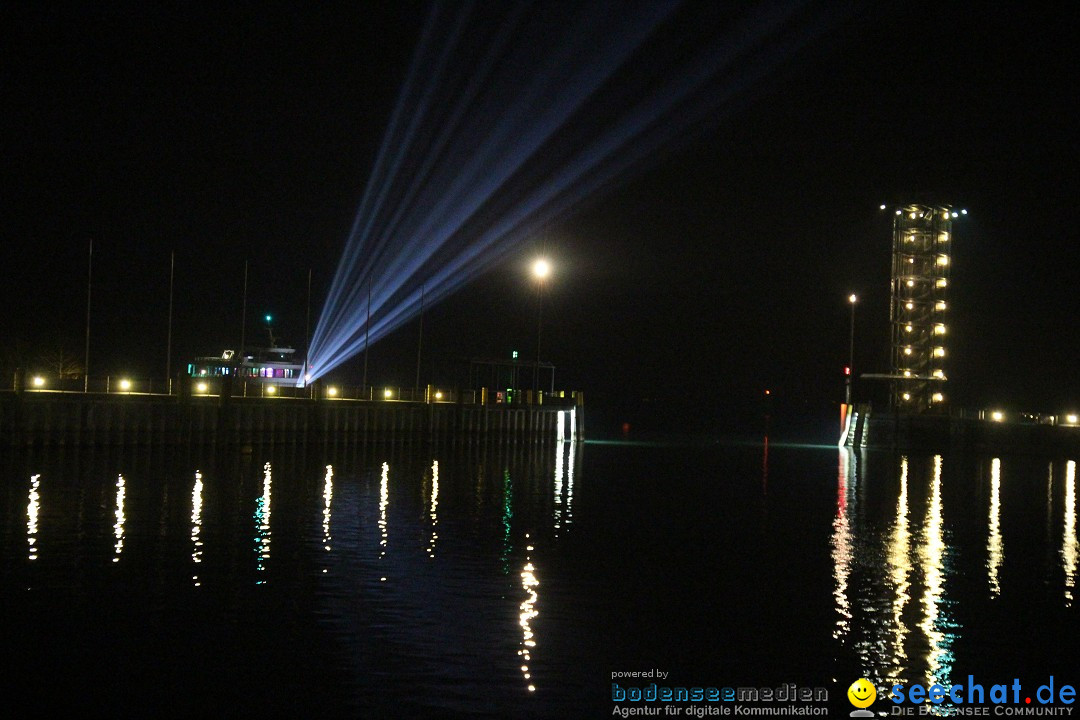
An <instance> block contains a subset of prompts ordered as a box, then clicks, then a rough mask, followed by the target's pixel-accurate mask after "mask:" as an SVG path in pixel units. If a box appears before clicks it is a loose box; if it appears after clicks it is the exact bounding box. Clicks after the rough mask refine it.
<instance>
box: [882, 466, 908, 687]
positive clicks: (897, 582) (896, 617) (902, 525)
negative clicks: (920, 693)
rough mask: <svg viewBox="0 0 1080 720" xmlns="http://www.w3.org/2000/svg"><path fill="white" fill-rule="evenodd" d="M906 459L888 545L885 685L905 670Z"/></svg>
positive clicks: (892, 681)
mask: <svg viewBox="0 0 1080 720" xmlns="http://www.w3.org/2000/svg"><path fill="white" fill-rule="evenodd" d="M908 523H909V520H908V459H907V456H906V455H905V456H903V457H901V458H900V497H899V498H898V499H897V501H896V520H895V521H894V523H893V530H892V538H891V542H890V544H889V556H888V557H889V575H890V579H891V580H892V583H893V586H894V587H895V588H896V596H895V597H894V598H893V602H892V623H893V642H892V653H891V655H892V667H891V668H889V673H888V676H887V677H886V680H887V681H888V682H889V683H894V682H898V681H899V679H900V678H901V677H902V676H903V672H904V670H905V669H906V668H907V660H908V655H907V649H906V648H905V646H904V644H905V642H906V641H907V636H908V628H907V624H906V623H905V622H904V611H905V610H906V609H907V604H908V601H910V600H911V596H910V595H909V594H908V588H909V587H910V586H911V584H910V582H909V581H908V575H909V574H910V572H911V562H910V560H909V558H910V557H911V532H910V531H909V529H908Z"/></svg>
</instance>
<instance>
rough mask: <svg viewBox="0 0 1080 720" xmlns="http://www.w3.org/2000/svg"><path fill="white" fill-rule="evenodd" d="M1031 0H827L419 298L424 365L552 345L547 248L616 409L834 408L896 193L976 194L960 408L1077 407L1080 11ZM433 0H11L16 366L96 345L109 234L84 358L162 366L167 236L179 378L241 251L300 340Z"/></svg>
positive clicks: (555, 355)
mask: <svg viewBox="0 0 1080 720" xmlns="http://www.w3.org/2000/svg"><path fill="white" fill-rule="evenodd" d="M871 6H872V7H871ZM568 7H570V6H569V5H568ZM701 7H704V5H703V4H695V3H688V4H687V7H685V8H684V9H683V11H684V12H688V13H691V15H692V14H693V13H694V12H697V11H698V10H700V8H701ZM1032 7H1033V6H1029V5H1022V4H1015V5H1003V4H993V5H987V6H985V7H978V6H973V5H971V4H969V3H921V2H914V3H912V2H903V3H872V4H859V6H854V5H850V6H849V5H844V4H835V3H834V4H828V5H821V6H817V5H815V4H810V5H809V8H810V10H811V11H812V12H819V13H820V12H822V11H823V9H824V8H828V10H829V13H828V14H829V15H830V16H831V17H832V18H833V19H832V20H831V21H830V25H829V26H828V28H827V29H826V30H825V31H824V32H823V33H822V34H820V35H819V36H814V37H808V38H807V42H806V44H805V46H804V47H803V48H802V50H801V51H800V52H799V53H798V54H796V55H795V56H794V57H792V58H790V59H789V60H787V61H786V62H784V63H783V64H782V65H780V66H779V67H778V68H776V69H775V70H773V71H772V72H770V73H769V74H768V75H767V76H766V77H764V78H761V79H760V80H759V81H757V82H756V83H755V84H754V86H753V87H750V88H746V90H745V91H744V92H743V93H741V94H740V95H739V96H738V100H737V102H734V103H732V104H731V105H730V106H727V107H725V109H724V111H722V112H717V113H713V114H710V115H709V116H708V117H705V118H703V119H702V122H700V123H698V124H697V125H696V126H695V127H694V128H693V129H692V130H691V131H690V132H687V133H684V134H683V135H682V136H680V137H679V138H678V139H677V142H673V143H671V144H670V145H669V146H668V147H666V148H664V149H663V150H661V151H660V152H658V153H655V154H654V155H653V156H652V157H651V158H650V161H649V162H648V163H647V164H645V165H644V166H641V167H640V168H639V169H638V170H637V171H636V172H634V173H633V174H632V175H629V176H626V177H623V178H620V181H619V182H617V183H612V184H610V186H609V187H607V188H606V189H605V190H603V191H602V192H600V193H599V194H597V195H594V196H592V197H591V198H589V200H588V201H587V202H585V203H583V204H582V205H580V206H578V207H577V208H575V210H574V211H573V212H571V213H567V214H566V216H565V217H563V218H561V219H560V220H559V221H558V222H555V223H552V224H551V225H550V226H549V227H547V228H546V229H545V230H544V231H543V232H542V233H538V234H537V237H535V238H526V239H523V241H522V247H521V249H520V250H518V251H516V252H515V253H514V254H512V255H511V257H510V259H509V260H505V261H502V262H500V264H498V265H497V266H496V267H495V268H494V269H493V270H492V271H490V272H488V273H487V274H485V275H484V276H482V277H481V278H479V279H478V280H477V281H475V282H474V283H472V284H471V285H470V286H469V287H467V288H466V289H465V290H463V291H461V292H460V293H458V294H457V295H456V296H454V297H453V298H451V299H449V300H447V301H445V302H444V303H442V304H440V305H439V306H437V307H434V308H430V309H429V311H428V312H427V313H426V314H425V317H424V360H423V367H422V377H423V379H424V380H427V379H430V380H433V381H435V382H437V383H453V382H454V381H455V380H456V379H457V377H458V375H457V374H456V368H458V367H460V363H459V361H460V360H461V359H462V358H468V357H477V356H490V357H508V356H509V354H510V352H511V351H512V350H519V351H520V352H521V353H522V355H523V356H525V357H530V356H531V354H532V353H535V343H536V315H537V313H536V311H537V307H536V292H535V285H534V284H533V281H532V280H531V279H530V278H529V276H528V264H529V262H530V260H531V258H532V257H533V256H534V255H535V254H536V252H537V251H539V250H540V249H543V250H544V252H546V254H547V255H548V256H549V257H550V258H551V260H552V262H553V264H554V267H555V270H554V276H553V278H552V279H551V280H550V281H549V282H548V285H547V289H546V292H545V296H544V306H543V317H544V326H543V348H544V349H543V353H542V354H543V358H544V359H545V360H550V361H551V362H553V363H554V364H555V365H556V366H557V367H558V368H559V370H558V376H557V379H558V383H557V384H558V385H559V386H560V387H567V388H575V389H582V390H585V391H586V393H587V397H590V398H591V400H592V401H593V402H594V403H595V404H596V406H597V407H598V408H603V410H598V412H597V415H596V416H595V417H597V418H598V419H602V420H598V421H602V422H609V421H610V422H611V423H612V424H614V423H616V422H620V421H621V420H623V419H626V418H633V419H634V420H635V422H638V421H639V419H640V418H643V417H646V416H647V413H648V411H649V408H655V407H656V406H657V405H665V404H666V403H667V401H668V400H669V399H671V398H677V399H679V400H680V402H679V403H678V406H679V407H680V408H683V407H685V406H686V405H687V403H685V402H682V401H683V400H687V399H693V400H695V401H700V402H702V403H703V404H704V405H705V407H706V408H708V409H707V410H706V411H704V412H702V411H701V410H700V408H699V409H698V410H696V411H695V414H694V416H693V419H694V422H695V423H697V424H698V425H699V427H700V428H701V429H704V430H709V429H711V428H714V427H715V428H717V429H718V430H719V429H725V428H730V427H732V426H739V425H740V424H742V425H744V426H745V423H747V422H750V420H749V419H750V418H754V417H756V414H758V413H759V411H760V408H761V396H762V394H763V391H764V389H765V388H769V389H771V390H772V392H773V395H772V397H773V398H774V400H773V402H774V403H775V404H776V407H775V408H774V411H775V412H776V413H778V414H786V415H787V416H789V417H793V418H795V417H807V418H815V419H817V418H826V419H829V420H831V419H832V418H834V416H835V411H836V403H837V402H839V401H840V400H841V399H842V396H843V380H842V375H841V373H842V368H843V366H844V365H845V364H846V357H847V339H848V329H849V328H848V320H849V316H848V312H849V308H848V304H847V302H846V297H847V295H848V294H849V293H850V292H856V293H858V294H859V296H860V298H862V301H861V302H860V304H859V305H858V309H857V316H856V344H857V350H856V367H857V369H858V370H859V371H860V372H885V371H887V369H888V367H887V361H888V324H887V319H888V273H889V254H890V242H891V235H890V233H891V216H890V215H889V214H888V213H883V212H881V211H880V210H879V209H878V207H879V205H880V204H882V203H887V204H890V205H892V204H897V203H906V202H911V201H916V202H926V203H943V204H952V205H955V206H957V207H965V208H967V209H968V210H969V212H970V215H969V216H967V217H966V218H964V219H963V220H962V221H958V222H957V223H956V225H955V227H954V235H955V245H954V254H953V266H952V277H953V282H952V285H951V287H952V290H951V292H952V296H951V308H950V310H951V318H950V323H951V327H950V344H949V347H950V358H951V359H950V361H949V364H948V365H947V368H948V372H949V376H950V382H949V387H948V394H949V396H950V397H951V398H952V400H953V401H954V403H955V404H958V405H961V406H968V407H987V406H989V405H1001V406H1003V407H1006V408H1012V409H1016V410H1020V409H1030V410H1034V411H1051V412H1058V411H1062V410H1066V409H1070V408H1072V409H1075V408H1080V379H1078V376H1077V367H1078V366H1080V334H1078V333H1077V332H1076V329H1077V322H1076V321H1077V316H1078V310H1080V302H1078V300H1077V297H1078V296H1077V290H1078V288H1077V282H1076V273H1077V270H1078V268H1080V262H1078V260H1080V253H1078V251H1077V246H1076V237H1075V229H1074V228H1075V225H1076V222H1075V220H1074V216H1075V213H1076V210H1075V199H1076V197H1077V196H1078V195H1080V157H1078V154H1080V153H1078V147H1077V138H1078V132H1077V129H1076V127H1077V125H1076V116H1075V113H1074V112H1073V106H1074V98H1075V96H1076V93H1077V82H1076V77H1077V70H1076V68H1077V67H1080V64H1078V57H1077V52H1076V50H1075V49H1074V47H1073V41H1074V39H1075V37H1077V36H1080V33H1078V32H1077V30H1078V28H1077V24H1078V23H1077V17H1076V13H1075V11H1074V10H1072V9H1070V8H1069V6H1067V5H1065V4H1061V5H1058V6H1038V7H1037V9H1032ZM428 8H429V6H428V5H427V4H425V3H415V2H412V3H409V2H392V3H374V2H371V3H347V4H345V3H342V4H336V3H296V4H294V5H291V6H290V5H285V4H280V3H272V4H261V3H260V4H251V5H248V4H229V8H227V9H221V8H218V7H212V6H211V5H210V4H197V5H194V6H189V5H187V4H176V5H171V4H164V3H146V4H143V5H131V6H122V5H120V4H113V3H100V4H98V3H95V4H90V3H86V4H81V5H79V4H53V3H8V4H6V5H4V6H3V9H0V27H2V30H0V34H2V44H3V47H4V48H5V57H6V60H5V63H4V69H3V72H2V74H0V82H2V87H3V108H4V109H3V112H2V115H0V116H2V118H3V120H2V122H3V128H2V129H3V132H2V134H0V144H2V149H3V155H2V157H3V162H2V165H0V167H2V172H3V178H2V181H0V186H2V188H3V191H2V193H0V202H2V206H0V233H2V234H0V272H2V278H3V283H2V285H0V308H2V312H0V350H2V351H3V352H2V355H0V365H3V369H4V371H5V372H10V370H11V368H12V367H14V366H15V365H16V364H19V363H21V364H23V365H26V366H28V367H29V366H33V365H34V363H35V360H36V358H38V357H39V356H40V355H42V354H43V353H46V352H49V351H51V350H53V349H55V348H58V347H63V348H64V349H65V351H66V352H70V353H72V354H75V355H77V356H79V357H81V354H82V348H83V333H84V323H85V313H86V304H85V303H86V254H87V243H88V240H89V238H91V237H92V238H93V239H94V298H93V307H92V330H91V334H92V337H91V344H92V347H91V360H90V363H91V374H92V375H95V376H97V375H105V374H121V373H129V374H132V375H135V376H142V377H150V376H154V377H158V376H160V377H162V378H163V377H164V375H165V364H166V362H165V360H166V352H165V348H166V340H167V332H166V326H167V321H168V281H169V255H170V252H172V251H175V253H176V275H175V279H176V292H175V316H174V334H173V358H172V362H173V367H174V369H176V368H178V367H180V366H181V365H182V363H183V362H185V361H186V359H188V358H190V357H192V356H195V355H202V354H217V353H219V352H220V351H221V349H223V348H225V347H235V346H236V345H237V344H238V342H239V334H240V314H241V297H242V281H243V267H244V261H245V259H247V260H249V261H250V280H249V310H248V318H249V324H248V330H247V333H248V337H249V338H255V337H257V333H258V332H260V330H259V328H260V326H259V324H258V323H257V322H256V318H257V317H258V316H261V315H262V314H264V313H272V314H273V315H274V316H275V317H276V318H278V319H277V320H276V321H275V325H276V327H277V329H278V332H279V333H280V334H281V335H283V336H284V338H285V339H286V340H288V341H291V342H292V343H294V344H296V345H297V346H299V347H302V345H303V340H304V334H305V303H306V283H307V274H308V269H309V268H310V269H311V270H312V275H313V293H312V294H313V300H312V310H311V314H312V323H313V324H314V321H315V318H316V317H317V316H318V311H319V309H320V308H321V305H322V300H323V298H324V297H325V293H326V290H327V288H328V287H329V284H330V279H331V278H332V275H333V272H334V269H335V267H336V265H337V260H338V258H339V256H340V253H341V250H342V247H343V244H344V241H345V238H346V236H347V235H348V232H349V229H350V227H351V224H352V220H353V216H354V213H355V211H356V207H357V205H358V202H359V199H360V197H361V195H362V193H363V191H364V187H365V183H366V180H367V177H368V173H369V172H370V169H371V167H372V164H373V162H374V157H375V154H376V152H377V150H378V147H379V142H380V140H381V137H382V134H383V131H384V129H385V128H386V125H387V122H388V119H389V115H390V113H391V111H392V109H393V106H394V102H395V99H396V97H397V95H398V91H399V89H400V86H401V83H402V82H403V79H404V77H405V74H406V71H407V68H408V64H409V61H410V58H411V56H412V53H413V49H414V47H415V46H416V43H417V38H418V36H419V33H420V29H421V27H422V25H423V21H424V17H425V16H426V13H427V11H428ZM717 22H721V20H717ZM678 28H679V26H676V27H675V29H674V30H672V31H671V32H672V33H674V32H676V31H678ZM707 36H708V35H707V33H702V37H707ZM679 40H680V38H678V37H672V38H671V41H672V42H678V41H679ZM723 89H724V88H723V83H722V81H718V82H717V85H716V92H722V91H723ZM603 119H604V118H603V117H602V116H601V117H599V119H598V120H599V121H600V122H602V121H603ZM416 339H417V324H416V323H415V322H413V323H410V324H408V325H406V326H405V327H403V328H402V329H400V330H399V331H398V332H397V333H395V334H394V335H393V336H391V337H389V338H387V339H386V340H385V341H383V342H381V343H379V344H378V345H376V346H374V347H373V348H372V350H371V355H370V362H371V370H370V373H371V375H370V377H371V379H372V380H374V381H377V382H380V383H382V382H386V383H395V384H401V385H410V386H411V384H412V382H413V379H414V375H415V362H416ZM359 375H360V359H359V358H357V360H356V361H354V362H353V363H350V364H347V365H345V366H342V367H341V368H339V369H338V370H337V371H336V372H335V373H333V374H332V377H333V378H334V379H339V380H344V381H354V382H357V381H359ZM829 431H831V429H830V430H829ZM824 434H827V432H825V433H824Z"/></svg>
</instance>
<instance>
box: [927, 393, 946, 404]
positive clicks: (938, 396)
mask: <svg viewBox="0 0 1080 720" xmlns="http://www.w3.org/2000/svg"><path fill="white" fill-rule="evenodd" d="M944 399H945V396H944V395H942V394H941V393H934V394H933V395H931V396H930V402H941V401H943V400H944Z"/></svg>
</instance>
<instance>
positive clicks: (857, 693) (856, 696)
mask: <svg viewBox="0 0 1080 720" xmlns="http://www.w3.org/2000/svg"><path fill="white" fill-rule="evenodd" d="M847 699H848V702H850V703H851V704H852V705H854V706H855V707H857V708H865V707H869V706H870V705H872V704H873V703H874V700H876V699H877V688H876V687H874V684H873V683H872V682H870V681H869V680H867V679H866V678H859V679H858V680H856V681H855V682H853V683H851V687H849V688H848V689H847Z"/></svg>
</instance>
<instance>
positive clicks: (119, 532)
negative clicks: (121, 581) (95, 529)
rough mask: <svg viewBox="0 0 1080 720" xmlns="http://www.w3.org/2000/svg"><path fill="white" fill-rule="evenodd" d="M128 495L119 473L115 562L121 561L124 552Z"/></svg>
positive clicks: (114, 547)
mask: <svg viewBox="0 0 1080 720" xmlns="http://www.w3.org/2000/svg"><path fill="white" fill-rule="evenodd" d="M126 495H127V490H126V488H125V485H124V476H123V475H118V476H117V477H116V523H115V524H114V525H113V535H114V537H115V538H116V544H115V545H114V546H113V551H114V552H115V557H113V562H120V553H122V552H124V523H125V522H127V515H125V514H124V498H125V497H126Z"/></svg>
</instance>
